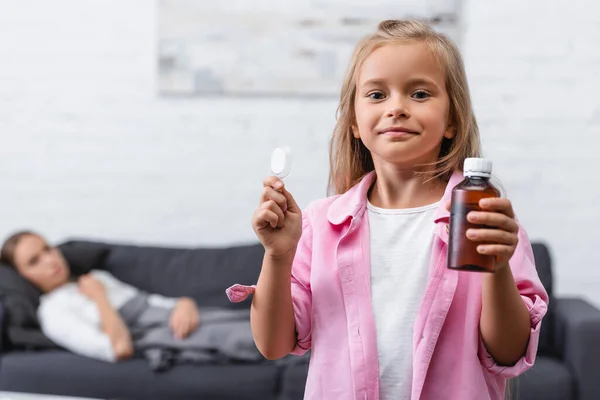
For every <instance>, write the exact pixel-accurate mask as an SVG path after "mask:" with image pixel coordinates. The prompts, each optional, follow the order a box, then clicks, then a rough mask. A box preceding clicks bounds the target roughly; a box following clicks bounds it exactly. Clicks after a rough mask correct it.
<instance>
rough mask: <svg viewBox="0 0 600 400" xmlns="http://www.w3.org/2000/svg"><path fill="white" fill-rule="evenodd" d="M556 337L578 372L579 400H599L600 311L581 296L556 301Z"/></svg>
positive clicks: (561, 352) (576, 376)
mask: <svg viewBox="0 0 600 400" xmlns="http://www.w3.org/2000/svg"><path fill="white" fill-rule="evenodd" d="M554 312H555V318H556V319H555V324H556V325H555V335H556V336H555V340H556V345H557V347H558V350H559V353H560V354H561V356H562V359H563V360H564V361H565V363H567V364H568V366H569V367H570V369H571V370H572V371H573V372H574V373H575V381H576V382H577V392H578V397H577V398H578V399H579V400H596V399H600V380H599V379H598V376H599V375H598V371H600V310H599V309H597V308H596V307H594V306H592V305H591V304H590V303H588V302H586V301H585V300H582V299H578V298H557V299H556V300H555V302H554Z"/></svg>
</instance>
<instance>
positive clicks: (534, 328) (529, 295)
mask: <svg viewBox="0 0 600 400" xmlns="http://www.w3.org/2000/svg"><path fill="white" fill-rule="evenodd" d="M509 264H510V268H511V271H512V273H513V276H514V279H515V283H516V284H517V288H518V289H519V293H520V294H521V298H522V299H523V302H524V303H525V305H526V306H527V310H528V311H529V319H530V321H531V330H530V332H529V343H528V345H527V349H526V351H525V354H524V355H523V357H521V358H520V359H519V360H518V361H517V362H516V363H515V364H514V365H512V366H503V365H499V364H497V363H496V361H495V360H494V358H493V357H492V355H491V354H490V353H489V352H488V350H487V348H486V347H485V344H484V343H483V338H482V337H481V335H480V340H479V359H480V360H481V363H482V365H483V366H484V367H485V368H486V369H487V370H488V371H490V372H491V373H493V374H495V375H499V376H502V377H504V378H513V377H515V376H518V375H520V374H522V373H523V372H525V371H527V370H528V369H529V368H531V367H532V366H533V363H534V361H535V358H536V354H537V348H538V342H539V339H540V328H541V325H542V318H543V317H544V315H545V314H546V311H548V294H547V293H546V290H545V289H544V287H543V286H542V283H541V281H540V279H539V277H538V274H537V270H536V268H535V261H534V258H533V250H532V248H531V243H530V242H529V238H528V237H527V233H526V232H525V230H524V229H523V228H522V227H521V226H519V243H518V245H517V249H516V250H515V254H514V255H513V257H512V258H511V259H510V263H509Z"/></svg>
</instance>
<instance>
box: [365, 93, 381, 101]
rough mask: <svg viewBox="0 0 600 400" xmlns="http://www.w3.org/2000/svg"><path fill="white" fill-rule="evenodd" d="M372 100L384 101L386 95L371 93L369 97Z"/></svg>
mask: <svg viewBox="0 0 600 400" xmlns="http://www.w3.org/2000/svg"><path fill="white" fill-rule="evenodd" d="M367 97H369V98H370V99H371V100H383V99H384V98H385V95H384V94H383V93H381V92H371V93H369V94H368V95H367Z"/></svg>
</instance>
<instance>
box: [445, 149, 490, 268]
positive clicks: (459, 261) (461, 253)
mask: <svg viewBox="0 0 600 400" xmlns="http://www.w3.org/2000/svg"><path fill="white" fill-rule="evenodd" d="M464 176H465V179H464V180H463V181H462V182H461V183H459V184H458V185H456V187H455V188H454V189H453V190H452V203H451V206H450V235H449V236H450V237H449V241H448V268H449V269H455V270H461V271H475V272H494V271H495V266H494V261H495V259H494V256H490V255H484V254H480V253H478V252H477V246H478V245H481V244H486V243H485V242H474V241H472V240H470V239H469V238H467V229H481V228H484V229H485V228H488V229H489V227H486V226H485V225H477V224H472V223H470V222H469V221H467V214H468V213H469V212H471V211H481V208H480V207H479V200H481V199H483V198H485V197H499V196H500V191H499V190H498V189H497V188H496V187H494V186H493V185H492V184H491V183H490V178H491V176H492V162H491V161H490V160H486V159H484V158H467V159H466V160H465V163H464Z"/></svg>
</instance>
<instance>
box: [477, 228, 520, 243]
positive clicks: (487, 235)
mask: <svg viewBox="0 0 600 400" xmlns="http://www.w3.org/2000/svg"><path fill="white" fill-rule="evenodd" d="M467 237H468V238H469V239H471V240H472V241H474V242H490V243H498V244H506V245H509V246H516V245H517V243H518V241H519V238H518V237H517V235H515V234H514V233H512V232H506V231H503V230H501V229H468V230H467Z"/></svg>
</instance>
